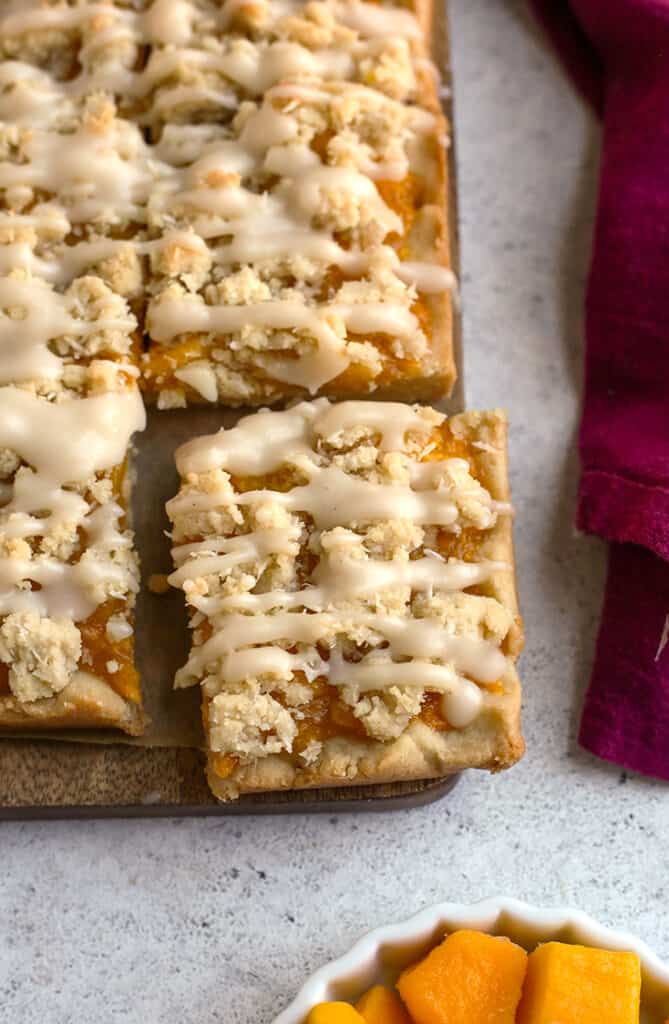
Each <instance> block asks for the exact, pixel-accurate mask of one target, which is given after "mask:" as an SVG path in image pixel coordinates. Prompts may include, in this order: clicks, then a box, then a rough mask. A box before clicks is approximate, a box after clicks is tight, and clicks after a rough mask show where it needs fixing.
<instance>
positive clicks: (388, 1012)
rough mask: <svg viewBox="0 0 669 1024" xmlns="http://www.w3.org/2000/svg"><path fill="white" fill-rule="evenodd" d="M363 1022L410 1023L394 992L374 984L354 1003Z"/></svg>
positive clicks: (377, 1023) (383, 1023) (381, 1023)
mask: <svg viewBox="0 0 669 1024" xmlns="http://www.w3.org/2000/svg"><path fill="white" fill-rule="evenodd" d="M355 1008H356V1010H357V1011H358V1013H359V1014H361V1015H362V1017H364V1019H365V1024H412V1022H411V1018H410V1017H409V1014H408V1013H407V1012H406V1010H405V1009H404V1007H403V1006H402V1004H401V1002H400V1001H399V999H398V998H397V996H396V995H395V993H394V992H391V991H390V989H389V988H384V987H383V985H375V986H374V988H370V990H369V991H368V992H365V994H364V996H362V998H361V999H359V1000H358V1002H357V1003H356V1004H355Z"/></svg>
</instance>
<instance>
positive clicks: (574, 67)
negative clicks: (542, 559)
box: [531, 0, 669, 779]
mask: <svg viewBox="0 0 669 1024" xmlns="http://www.w3.org/2000/svg"><path fill="white" fill-rule="evenodd" d="M531 3H532V6H533V8H534V10H535V13H536V15H537V16H538V18H539V20H540V21H541V22H542V24H543V26H544V28H545V29H546V31H547V32H548V34H549V36H550V38H551V40H552V42H553V44H554V46H555V48H556V50H557V52H558V54H559V56H560V57H561V59H562V61H563V63H564V64H565V66H566V68H567V70H568V71H569V73H570V75H571V77H572V79H573V81H574V83H575V85H576V86H577V88H578V89H579V90H580V91H581V93H582V94H583V95H584V96H585V98H586V99H587V100H588V101H589V102H590V103H591V104H592V106H593V107H594V108H595V110H596V111H597V112H598V113H599V114H600V115H601V117H602V119H603V124H604V143H603V154H602V167H601V182H600V194H599V208H598V213H597V224H596V228H595V237H594V247H593V257H592V267H591V271H590V281H589V286H588V295H587V301H586V356H585V366H586V379H585V395H584V408H583V419H582V423H581V431H580V453H581V463H582V476H581V482H580V489H579V503H578V525H579V527H580V528H581V529H583V530H586V531H588V532H591V533H596V534H599V535H600V536H601V537H604V538H606V539H607V540H608V541H610V542H611V547H610V555H609V570H608V579H607V584H606V596H605V600H604V610H603V616H602V623H601V626H600V632H599V637H598V641H597V650H596V655H595V664H594V668H593V673H592V678H591V680H590V688H589V690H588V693H587V696H586V699H585V705H584V709H583V717H582V720H581V730H580V736H579V739H580V742H581V744H582V745H583V746H584V747H586V748H587V749H588V750H590V751H592V752H593V753H594V754H597V755H598V756H599V757H603V758H606V759H607V760H610V761H615V762H616V763H617V764H620V765H624V766H625V767H627V768H632V769H634V770H636V771H640V772H644V773H646V774H648V775H656V776H659V777H661V778H664V779H669V643H667V642H666V641H667V630H668V629H669V2H668V0H571V2H568V0H531ZM555 144H556V145H559V139H556V140H555Z"/></svg>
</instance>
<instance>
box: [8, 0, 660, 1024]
mask: <svg viewBox="0 0 669 1024" xmlns="http://www.w3.org/2000/svg"><path fill="white" fill-rule="evenodd" d="M452 7H453V10H452V23H453V47H454V63H455V87H456V113H457V144H458V157H459V165H460V198H461V216H462V240H463V276H464V280H463V289H464V300H465V343H466V360H467V388H468V400H469V404H470V405H481V406H485V405H499V404H502V403H504V404H505V405H506V406H507V407H508V408H509V410H510V412H511V416H512V434H511V454H512V467H513V489H514V496H515V502H516V504H517V507H518V511H519V516H518V526H517V532H516V540H517V548H518V562H519V572H520V592H521V600H522V605H523V610H524V613H525V618H526V624H527V635H528V644H527V651H526V653H525V655H524V657H523V660H522V666H521V667H522V675H523V678H524V683H525V732H526V738H527V743H528V754H527V756H526V758H525V760H524V761H523V762H522V763H521V764H520V765H519V766H517V767H516V768H515V769H513V770H512V771H511V772H509V773H507V774H505V775H501V776H499V777H497V778H488V777H486V776H484V775H478V774H476V773H470V774H469V775H468V776H467V777H466V778H464V779H463V780H462V782H461V784H460V785H459V787H458V788H457V789H456V790H455V792H454V793H453V795H452V796H450V797H449V798H447V799H446V800H445V801H443V802H442V803H440V804H436V805H433V806H431V807H426V808H424V809H421V810H414V811H402V812H396V813H394V814H390V813H388V814H382V815H367V816H365V815H356V816H346V815H341V816H337V817H288V818H276V819H272V818H255V819H254V818H247V819H240V818H229V819H218V820H201V821H193V820H185V821H181V820H179V821H144V822H143V821H125V822H109V823H103V822H95V823H91V822H89V823H85V822H68V823H60V824H21V825H17V824H12V825H7V824H6V825H2V826H0V861H1V863H2V870H1V871H0V922H1V924H0V1019H2V1020H3V1021H7V1022H8V1024H33V1022H34V1024H69V1022H73V1024H74V1022H76V1024H82V1022H85V1024H103V1022H104V1024H120V1022H123V1024H145V1022H146V1024H154V1022H160V1024H208V1022H213V1021H216V1022H221V1024H269V1022H270V1021H271V1020H272V1018H273V1017H274V1015H275V1013H277V1012H278V1010H279V1009H281V1008H282V1007H283V1006H284V1005H285V1003H287V1002H288V1001H289V999H290V998H291V997H292V995H293V993H294V991H295V990H296V989H297V987H298V986H299V985H300V983H301V982H302V980H303V979H304V977H305V976H306V975H307V974H308V973H309V972H310V971H312V970H313V969H314V968H316V967H317V966H319V965H320V964H322V963H323V962H325V961H326V960H328V959H330V958H331V957H333V956H335V955H338V954H340V953H342V952H343V951H344V950H345V949H346V948H347V947H349V946H350V945H351V943H352V942H353V941H354V940H355V939H357V938H358V937H359V935H360V934H361V933H362V932H364V931H366V930H367V929H369V928H370V927H372V926H375V925H378V924H381V923H383V922H386V921H390V920H393V919H398V918H402V917H404V916H407V915H409V914H412V913H413V912H414V911H416V910H417V909H419V908H420V907H422V906H423V905H425V904H427V903H431V902H435V901H437V900H444V899H454V900H475V899H478V898H481V897H484V896H488V895H493V894H496V893H506V894H508V895H514V896H518V897H521V898H525V899H527V900H530V901H533V902H537V903H546V904H557V903H563V902H568V903H572V904H578V905H579V906H581V907H582V908H583V909H585V910H587V911H589V912H591V913H592V914H594V915H596V916H597V917H599V918H601V919H602V920H603V921H604V922H606V923H610V924H612V925H618V926H624V927H628V928H629V929H630V930H633V931H635V932H638V933H639V934H640V935H641V936H642V937H643V938H645V939H646V940H647V941H648V942H649V943H650V944H651V945H653V946H654V947H655V949H656V950H657V951H658V952H659V953H660V954H663V955H665V956H667V957H669V918H668V917H667V914H666V907H667V897H668V895H669V883H667V873H666V863H667V857H666V838H667V791H666V787H663V786H661V785H659V784H657V783H653V782H649V781H646V780H643V779H639V778H634V777H626V776H625V775H624V774H622V773H621V772H620V771H618V770H616V769H614V768H612V767H610V766H606V765H604V764H602V763H599V762H597V761H595V760H594V759H593V758H591V757H589V756H586V755H585V754H583V753H582V752H580V751H579V750H578V748H577V747H576V745H575V741H574V734H575V727H576V721H577V712H578V707H579V701H580V696H581V693H582V690H583V687H584V685H585V683H586V681H587V676H588V668H589V662H590V657H591V652H592V647H593V640H594V631H595V627H596V622H597V617H598V612H599V604H600V598H601V589H602V582H603V571H604V550H603V547H602V546H601V545H600V544H599V543H598V542H597V541H594V540H590V539H584V538H578V537H576V536H575V535H574V531H573V529H572V512H573V505H574V491H575V473H576V464H575V455H574V449H573V438H574V430H575V426H576V416H577V408H578V390H579V376H580V361H581V356H580V346H581V340H580V331H579V323H580V310H581V301H582V289H583V281H584V276H585V272H586V265H587V249H588V239H589V234H590V230H591V225H592V217H593V202H594V188H595V174H596V161H597V141H598V140H597V132H596V129H595V127H594V125H593V124H592V123H591V121H590V120H589V118H588V116H587V115H586V114H585V112H584V110H583V109H582V108H581V106H580V104H579V102H578V101H577V100H576V98H575V97H574V96H573V95H572V94H571V93H570V91H569V90H568V88H567V86H566V84H565V82H564V81H563V80H562V78H561V77H560V75H559V73H558V71H557V69H556V67H555V66H554V64H553V62H552V61H551V59H550V58H549V56H548V55H547V53H546V52H545V51H544V48H543V46H542V43H541V41H540V40H539V39H538V37H537V36H536V35H535V33H534V31H533V30H532V28H531V27H530V26H529V24H528V21H527V19H526V17H525V15H524V13H523V5H522V4H521V3H520V2H518V0H452Z"/></svg>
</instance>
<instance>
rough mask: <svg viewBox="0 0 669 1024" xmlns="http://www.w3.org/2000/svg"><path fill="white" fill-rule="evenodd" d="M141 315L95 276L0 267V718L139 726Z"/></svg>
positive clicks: (7, 723) (34, 725) (131, 729)
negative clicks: (136, 507)
mask: <svg viewBox="0 0 669 1024" xmlns="http://www.w3.org/2000/svg"><path fill="white" fill-rule="evenodd" d="M136 329H137V322H136V320H135V317H134V316H133V314H132V313H131V311H130V309H129V307H128V304H127V303H126V301H125V299H124V298H123V297H122V296H120V295H118V294H117V293H115V292H114V291H113V290H112V289H111V288H110V287H109V286H108V285H107V284H105V283H104V282H103V281H102V280H101V279H100V278H99V277H95V276H92V275H87V276H84V277H79V278H76V279H75V280H73V281H72V283H71V284H69V286H68V287H67V288H65V289H61V290H56V289H55V288H54V287H53V286H52V285H51V284H50V283H49V282H48V281H45V280H40V279H39V278H38V277H32V276H31V275H30V274H29V273H28V272H26V271H25V270H23V269H15V270H12V271H11V273H9V274H7V275H6V276H3V277H0V727H2V728H7V729H10V730H21V729H30V730H34V729H53V728H58V727H82V726H93V725H95V726H109V727H115V728H119V729H122V730H124V731H125V732H128V733H132V734H138V733H140V732H141V731H142V729H143V716H142V705H141V694H140V688H139V679H138V675H137V672H136V670H135V668H134V664H133V607H134V603H135V595H136V593H137V590H138V585H139V572H138V564H137V557H136V554H135V552H134V550H133V544H132V533H131V531H130V530H129V529H128V525H127V505H128V497H129V478H128V455H129V450H130V445H131V437H132V434H133V432H134V431H135V430H141V429H143V427H144V422H145V412H144V406H143V403H142V398H141V394H140V391H139V388H138V386H137V375H138V367H137V336H136Z"/></svg>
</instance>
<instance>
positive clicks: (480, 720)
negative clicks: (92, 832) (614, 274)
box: [167, 399, 523, 799]
mask: <svg viewBox="0 0 669 1024" xmlns="http://www.w3.org/2000/svg"><path fill="white" fill-rule="evenodd" d="M177 466H178V470H179V473H180V475H181V488H180V491H179V493H178V495H177V496H176V497H175V498H173V499H172V500H171V501H170V502H169V503H168V506H167V511H168V515H169V518H170V520H171V523H172V539H173V544H174V547H173V557H174V562H175V566H176V568H175V571H174V573H173V574H172V575H171V577H170V583H171V584H172V585H173V586H174V587H177V588H180V589H181V590H182V591H183V593H184V595H185V599H186V602H187V605H188V608H189V613H190V620H191V627H192V630H193V645H192V649H191V654H190V656H189V659H188V661H187V663H186V665H185V666H184V667H183V668H182V669H181V670H180V671H179V673H178V675H177V678H176V685H177V686H178V687H183V686H191V685H199V686H200V687H201V691H202V706H203V717H204V727H205V736H206V747H207V751H208V775H209V781H210V785H211V787H212V790H213V791H214V793H215V794H216V796H218V797H219V798H221V799H229V798H234V797H236V796H238V795H239V794H240V793H249V792H255V791H259V790H275V789H291V788H302V787H315V786H325V785H355V784H362V783H372V782H381V781H390V780H402V779H418V778H430V777H438V776H441V775H443V774H446V773H449V772H455V771H458V770H460V769H463V768H468V767H485V768H490V769H492V770H497V769H500V768H504V767H506V766H508V765H510V764H512V763H513V762H514V761H516V760H517V758H518V757H519V756H520V755H521V753H522V751H523V741H522V737H521V733H520V725H519V712H520V685H519V681H518V676H517V674H516V669H515V660H516V658H517V656H518V654H519V652H520V649H521V646H522V625H521V620H520V617H519V612H518V606H517V601H516V591H515V576H514V564H513V547H512V537H511V507H510V505H509V503H508V502H509V489H508V481H507V472H506V420H505V417H504V414H503V413H501V412H484V413H477V412H468V413H464V414H462V415H459V416H455V417H453V418H452V419H447V418H446V417H445V416H444V415H443V414H441V413H439V412H437V411H435V410H433V409H430V408H426V407H419V406H413V407H412V406H408V405H400V404H394V403H380V402H379V403H377V402H357V401H352V402H343V403H340V404H337V405H332V404H330V403H329V402H328V400H327V399H318V400H316V401H313V402H305V403H301V404H299V405H296V406H295V407H293V408H292V409H289V410H287V411H282V412H271V411H266V410H265V411H261V412H258V413H256V414H255V415H250V416H247V417H245V418H243V419H242V420H240V421H239V423H238V425H237V426H236V427H234V428H232V429H230V430H221V431H219V432H218V433H217V434H214V435H212V436H210V437H203V438H198V439H196V440H193V441H191V442H189V443H188V444H186V445H184V446H183V447H182V448H181V449H179V451H178V452H177Z"/></svg>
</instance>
